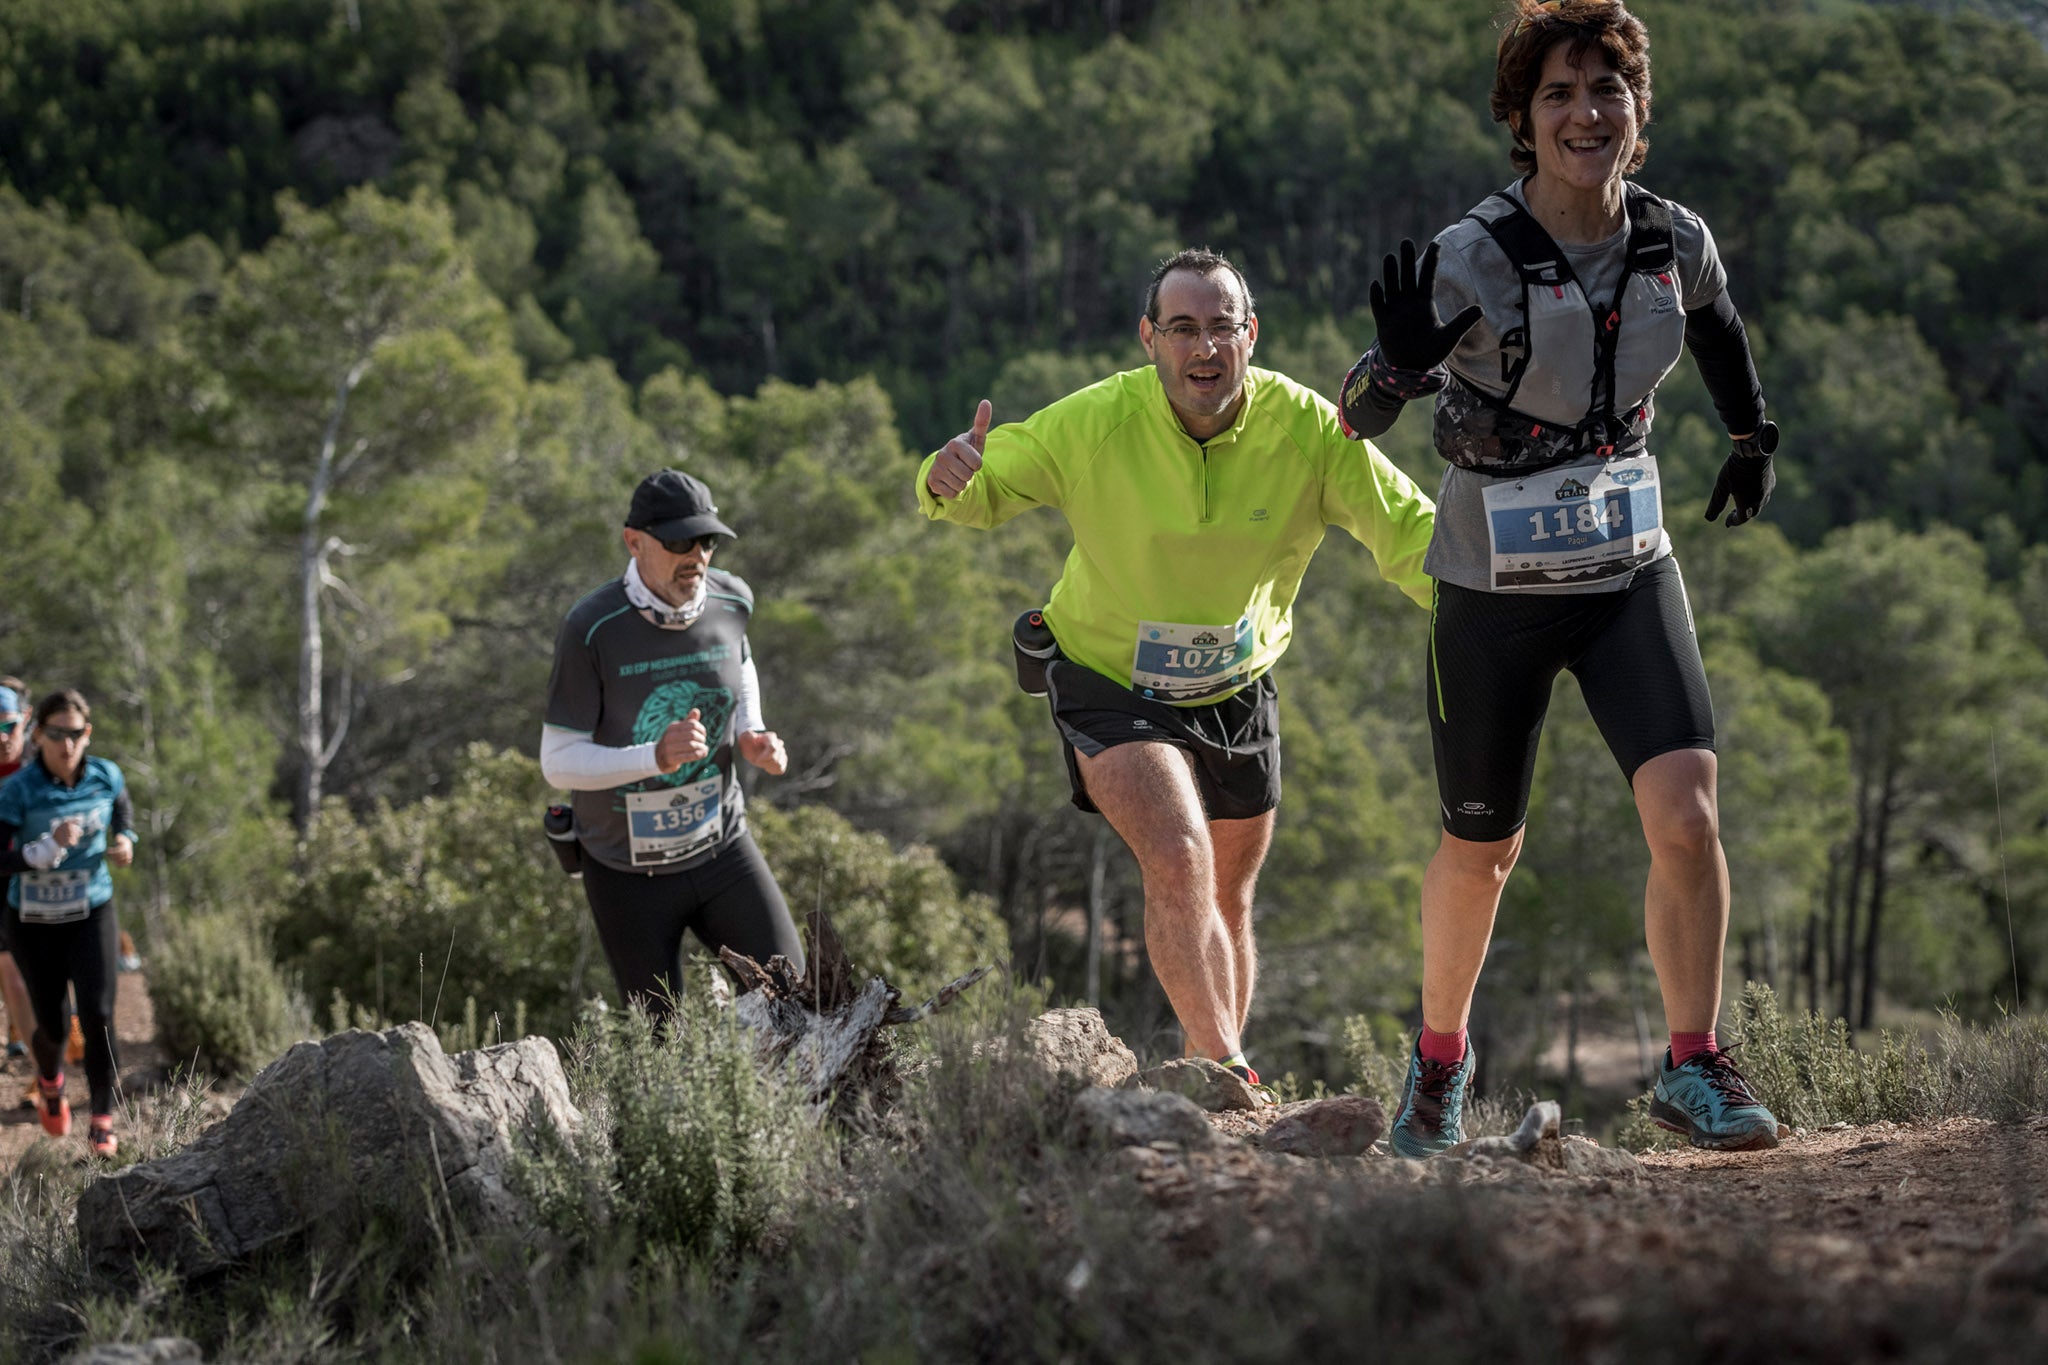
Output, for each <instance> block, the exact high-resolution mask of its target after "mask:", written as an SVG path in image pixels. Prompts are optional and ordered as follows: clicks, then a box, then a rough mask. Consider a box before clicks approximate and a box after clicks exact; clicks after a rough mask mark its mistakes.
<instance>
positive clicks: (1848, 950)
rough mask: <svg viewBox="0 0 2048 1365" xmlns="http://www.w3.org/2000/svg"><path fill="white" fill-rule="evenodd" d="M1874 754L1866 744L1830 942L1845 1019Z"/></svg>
mask: <svg viewBox="0 0 2048 1365" xmlns="http://www.w3.org/2000/svg"><path fill="white" fill-rule="evenodd" d="M1872 758H1873V756H1872V755H1871V754H1870V751H1869V749H1868V748H1867V747H1866V748H1865V749H1864V763H1863V765H1862V768H1861V771H1860V772H1859V773H1858V775H1857V778H1856V828H1855V830H1854V832H1853V833H1852V834H1851V836H1850V837H1851V838H1852V839H1853V840H1854V842H1853V843H1852V844H1851V845H1850V851H1849V886H1848V889H1847V891H1846V892H1845V893H1844V894H1843V896H1842V923H1841V924H1840V926H1838V927H1839V929H1840V933H1839V935H1838V936H1837V937H1836V938H1835V940H1834V941H1833V942H1832V943H1830V944H1828V958H1829V960H1830V961H1831V962H1833V963H1835V964H1837V965H1836V969H1835V973H1834V984H1835V990H1836V1001H1837V1008H1836V1014H1837V1016H1838V1017H1839V1018H1840V1019H1841V1020H1842V1022H1844V1023H1848V1022H1849V1021H1850V1020H1851V1019H1852V1018H1853V1015H1852V1014H1851V1012H1850V1006H1851V1005H1852V1004H1853V1003H1854V1002H1855V998H1856V994H1855V991H1856V981H1855V977H1856V908H1857V904H1858V902H1860V901H1861V900H1862V899H1863V872H1864V869H1865V868H1866V867H1868V866H1869V852H1870V802H1871V794H1870V786H1871V780H1870V772H1871V767H1870V764H1871V761H1872Z"/></svg>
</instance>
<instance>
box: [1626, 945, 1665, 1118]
mask: <svg viewBox="0 0 2048 1365" xmlns="http://www.w3.org/2000/svg"><path fill="white" fill-rule="evenodd" d="M1628 1004H1629V1013H1630V1014H1632V1015H1634V1016H1635V1024H1636V1065H1637V1067H1638V1071H1637V1074H1638V1075H1639V1076H1640V1077H1641V1078H1642V1084H1643V1085H1645V1086H1647V1085H1650V1084H1652V1083H1654V1082H1655V1081H1656V1079H1657V1071H1658V1070H1661V1069H1662V1067H1661V1066H1659V1063H1660V1062H1661V1061H1662V1060H1663V1059H1662V1058H1660V1057H1658V1056H1657V1054H1656V1048H1655V1044H1654V1043H1653V1042H1652V1041H1651V1039H1650V1012H1649V1011H1648V1010H1646V1009H1644V1008H1643V964H1642V958H1641V955H1640V954H1637V953H1630V954H1629V955H1628ZM1652 1068H1656V1069H1655V1070H1653V1069H1652Z"/></svg>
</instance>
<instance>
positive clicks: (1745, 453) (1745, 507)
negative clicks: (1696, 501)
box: [1707, 422, 1778, 526]
mask: <svg viewBox="0 0 2048 1365" xmlns="http://www.w3.org/2000/svg"><path fill="white" fill-rule="evenodd" d="M1777 448H1778V424H1777V423H1776V422H1766V423H1764V424H1763V425H1762V426H1760V427H1758V428H1757V430H1756V434H1755V435H1753V436H1748V437H1745V438H1743V439H1742V440H1740V441H1737V442H1736V443H1735V450H1734V452H1733V453H1732V454H1730V455H1729V456H1728V459H1727V461H1726V462H1725V463H1724V464H1723V465H1722V466H1721V477H1720V478H1718V479H1716V480H1714V496H1712V497H1711V498H1708V499H1707V520H1708V521H1713V520H1716V519H1717V518H1718V517H1720V515H1721V509H1722V508H1723V507H1726V506H1727V505H1728V503H1729V500H1730V499H1733V500H1734V502H1735V510H1734V511H1733V512H1730V513H1729V514H1728V522H1727V524H1728V525H1730V526H1740V525H1742V523H1743V522H1745V521H1749V520H1751V519H1753V518H1754V517H1756V516H1757V515H1758V514H1759V513H1761V512H1762V511H1763V510H1764V504H1766V503H1768V502H1769V501H1770V500H1771V490H1772V489H1774V488H1776V487H1777V486H1778V475H1777V471H1775V470H1773V469H1772V468H1771V452H1773V451H1775V450H1776V449H1777Z"/></svg>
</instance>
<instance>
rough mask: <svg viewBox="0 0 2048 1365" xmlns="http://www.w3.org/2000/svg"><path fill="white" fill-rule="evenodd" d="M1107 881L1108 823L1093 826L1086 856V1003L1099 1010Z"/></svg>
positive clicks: (1100, 1004) (1101, 821)
mask: <svg viewBox="0 0 2048 1365" xmlns="http://www.w3.org/2000/svg"><path fill="white" fill-rule="evenodd" d="M1108 877H1109V821H1107V820H1098V821H1096V822H1095V840H1094V844H1093V846H1092V847H1091V848H1090V849H1089V854H1088V1003H1089V1004H1091V1005H1093V1006H1095V1007H1096V1008H1097V1009H1100V1008H1101V1007H1102V908H1103V900H1104V899H1105V896H1104V887H1103V883H1104V882H1105V881H1107V880H1108Z"/></svg>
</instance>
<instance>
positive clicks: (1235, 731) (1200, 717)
mask: <svg viewBox="0 0 2048 1365" xmlns="http://www.w3.org/2000/svg"><path fill="white" fill-rule="evenodd" d="M1045 682H1046V692H1047V695H1048V698H1049V699H1050V701H1051V704H1052V718H1053V722H1054V723H1055V724H1056V725H1058V726H1059V727H1060V738H1061V740H1062V744H1061V748H1062V750H1063V751H1064V752H1065V754H1066V758H1067V781H1068V783H1069V785H1070V786H1071V787H1072V789H1073V793H1074V804H1075V805H1077V806H1079V807H1080V808H1081V809H1082V810H1085V811H1094V810H1095V809H1096V806H1095V803H1094V802H1093V801H1092V800H1090V799H1089V797H1088V790H1087V788H1086V787H1085V786H1084V785H1083V784H1082V781H1081V764H1080V761H1079V760H1078V759H1077V758H1075V757H1074V751H1075V750H1077V749H1078V750H1080V751H1081V752H1082V753H1084V754H1086V755H1088V756H1089V757H1090V758H1094V757H1095V756H1096V755H1098V754H1100V753H1102V752H1103V751H1104V750H1106V749H1113V748H1115V747H1116V746H1117V745H1119V744H1132V743H1138V742H1143V741H1151V742H1154V743H1163V744H1172V745H1174V746H1176V747H1178V748H1181V749H1185V750H1186V751H1187V752H1188V753H1189V754H1190V755H1192V756H1193V758H1194V760H1195V787H1196V789H1197V790H1198V791H1200V793H1201V796H1202V808H1203V810H1205V811H1207V812H1208V815H1209V818H1210V819H1211V820H1249V819H1252V818H1253V817H1254V816H1259V815H1264V814H1265V813H1266V812H1267V811H1269V810H1271V809H1273V807H1275V806H1277V805H1279V804H1280V694H1279V690H1278V689H1277V688H1276V687H1275V686H1274V685H1273V675H1272V674H1271V673H1270V672H1269V673H1264V674H1261V675H1260V676H1259V678H1258V679H1257V680H1256V681H1254V682H1252V683H1250V684H1248V685H1246V686H1244V687H1242V688H1240V689H1238V690H1237V691H1236V692H1233V693H1231V694H1230V695H1229V696H1227V697H1225V698H1224V699H1223V700H1222V701H1219V702H1215V703H1213V704H1211V705H1207V706H1169V705H1168V704H1166V703H1165V702H1163V701H1154V700H1152V699H1151V698H1150V697H1141V696H1139V695H1138V694H1137V693H1135V692H1133V691H1131V689H1130V688H1128V687H1126V686H1124V685H1123V684H1121V683H1118V682H1115V681H1113V680H1112V679H1109V678H1105V677H1103V676H1102V675H1101V674H1100V673H1097V672H1096V671H1095V670H1094V669H1092V668H1085V667H1083V666H1082V665H1080V664H1077V663H1075V662H1073V661H1072V660H1071V659H1055V660H1053V661H1052V662H1051V663H1050V664H1048V665H1046V669H1045Z"/></svg>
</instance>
